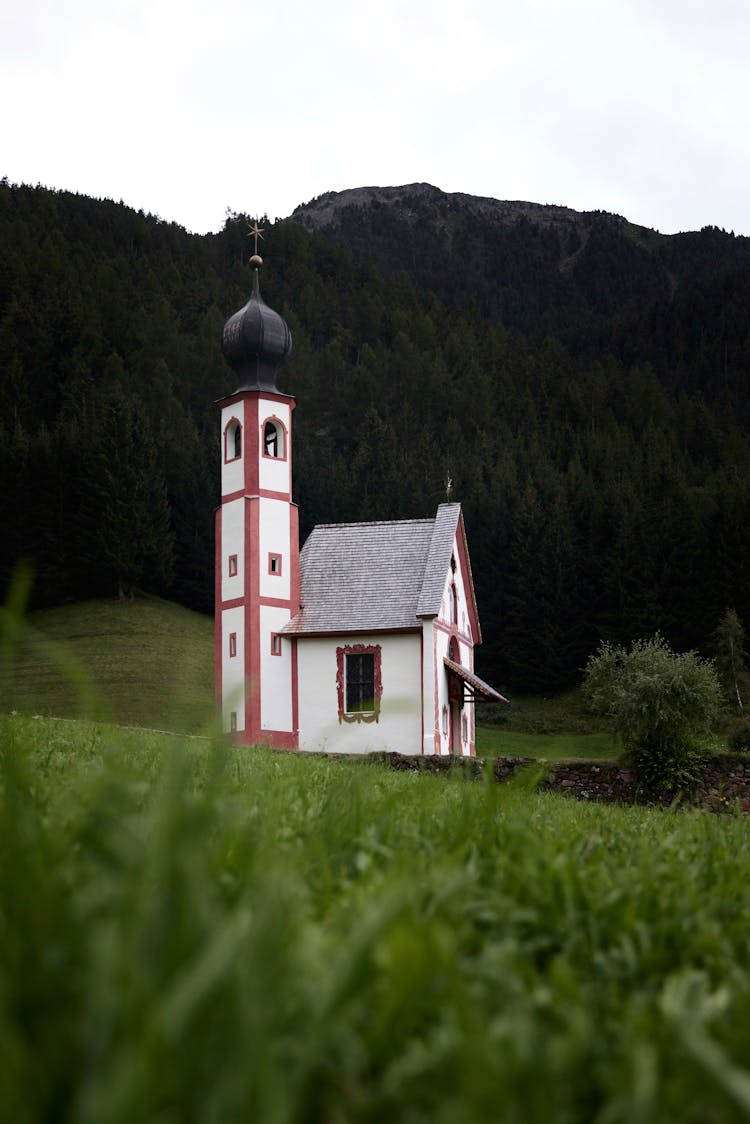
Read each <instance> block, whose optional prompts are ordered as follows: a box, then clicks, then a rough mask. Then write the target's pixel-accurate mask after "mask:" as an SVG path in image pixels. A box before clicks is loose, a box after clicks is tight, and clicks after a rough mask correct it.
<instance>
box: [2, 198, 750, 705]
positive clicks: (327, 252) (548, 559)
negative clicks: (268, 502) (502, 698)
mask: <svg viewBox="0 0 750 1124" xmlns="http://www.w3.org/2000/svg"><path fill="white" fill-rule="evenodd" d="M249 223H250V220H249V219H248V217H247V216H246V215H242V214H238V215H229V216H228V218H227V220H226V223H225V225H224V228H223V229H222V230H221V231H220V232H219V233H218V234H213V235H206V236H204V237H200V236H196V235H191V234H188V233H187V232H186V231H184V230H183V229H182V228H180V227H179V226H176V225H175V224H170V223H165V222H162V221H161V220H159V219H158V218H155V217H154V216H151V215H146V214H144V213H143V212H136V211H134V210H132V209H130V208H128V207H126V206H125V205H124V204H121V203H119V204H118V203H114V202H112V201H110V200H92V199H87V198H86V197H84V196H79V195H73V194H71V193H68V192H53V191H48V190H46V189H43V188H31V187H26V186H24V185H16V184H10V183H8V182H7V181H2V182H0V246H1V247H2V255H0V524H1V525H2V527H3V537H2V546H0V581H1V582H2V584H3V585H4V586H7V584H8V582H9V581H10V580H11V579H12V577H13V574H14V573H15V572H16V571H17V568H18V564H19V561H21V560H26V561H27V563H28V564H29V565H30V566H31V568H32V569H33V572H34V575H35V586H34V604H35V605H36V606H37V607H42V606H56V605H61V604H63V603H66V602H77V601H80V600H83V599H90V598H93V597H114V596H117V594H118V593H120V594H124V595H126V596H128V597H129V596H132V594H133V593H134V592H137V591H144V592H146V593H149V594H156V595H159V596H161V597H164V598H168V599H170V600H172V601H175V602H178V603H179V604H182V605H185V606H188V607H189V608H193V609H199V610H202V611H210V608H211V603H212V593H213V510H214V508H215V506H216V504H217V501H218V464H219V458H218V449H219V433H218V417H217V411H216V409H215V406H214V403H215V402H216V400H217V399H219V398H221V397H222V396H223V395H225V394H226V393H228V392H230V391H231V390H232V388H233V386H234V383H233V378H232V372H231V371H230V369H229V367H228V366H227V364H226V363H225V362H224V360H223V358H222V355H221V351H220V345H219V339H220V334H221V329H222V326H223V324H224V321H225V320H226V318H227V317H228V316H229V315H230V314H231V313H232V312H234V311H235V310H236V309H238V308H240V307H241V306H242V305H243V304H244V303H245V301H246V300H247V297H248V295H249V292H250V290H251V285H252V271H251V269H250V267H249V266H248V264H247V261H248V239H247V229H248V226H249ZM265 225H266V230H265V242H264V251H265V253H264V256H265V258H266V264H265V265H264V267H263V276H262V281H261V284H262V290H263V294H264V297H265V299H266V301H267V302H268V303H269V304H270V305H271V306H272V307H274V308H276V309H277V310H278V311H279V312H280V313H282V315H283V316H284V317H285V318H286V319H287V321H288V323H289V325H290V328H291V330H292V334H293V338H294V352H293V354H292V357H291V359H290V361H289V362H288V363H286V364H285V366H284V367H283V368H282V375H281V386H282V387H283V389H285V390H288V391H289V392H290V393H293V394H294V395H295V396H296V398H297V402H298V409H297V410H296V411H295V436H294V454H295V498H296V499H297V501H298V502H299V505H300V522H301V528H302V533H303V537H304V536H305V535H306V534H307V533H309V530H310V528H311V527H312V526H313V525H314V524H315V523H319V522H337V521H345V520H364V519H387V518H408V517H414V516H420V515H422V516H423V515H426V514H429V513H431V512H433V511H434V510H435V508H436V506H437V504H438V503H439V502H440V501H441V500H443V499H445V498H446V495H447V494H448V493H450V495H451V497H452V498H453V499H457V500H460V501H461V503H462V504H463V508H464V512H465V517H466V524H467V531H468V534H469V541H470V544H471V551H472V562H473V566H474V572H475V581H476V590H477V598H478V602H479V606H480V612H481V617H482V625H483V635H484V644H483V646H482V648H481V649H479V651H478V654H477V666H478V670H479V673H480V674H483V675H484V677H485V678H487V679H489V680H490V681H492V682H494V683H495V684H496V685H497V686H498V687H499V688H500V689H503V688H504V693H506V694H507V693H510V694H512V693H513V692H517V691H519V690H534V691H537V692H551V691H555V690H558V689H559V688H561V687H563V686H566V685H568V684H570V683H572V682H574V681H575V680H576V679H577V678H578V677H579V675H580V670H581V668H582V666H583V665H584V664H585V662H586V659H587V657H588V655H589V654H590V653H591V652H592V650H593V649H594V648H595V647H596V645H597V643H598V641H599V640H601V639H611V640H613V641H616V642H626V641H628V640H630V639H632V638H633V637H637V636H645V635H649V634H651V633H653V632H654V631H655V630H656V629H661V630H662V632H663V633H664V634H665V636H666V637H667V639H668V640H669V641H670V642H671V643H672V644H673V646H675V647H677V648H683V649H684V648H687V647H698V648H700V649H701V650H703V651H710V647H711V635H712V632H713V630H714V628H715V627H716V624H717V623H718V621H719V619H720V617H721V616H722V614H723V613H724V611H725V609H726V608H727V607H728V606H732V607H734V608H735V609H736V611H737V613H738V614H739V616H740V619H741V620H742V621H743V622H744V623H745V624H746V625H750V581H748V573H747V567H748V559H750V406H749V404H750V267H749V266H748V264H747V259H748V239H744V238H735V237H734V236H732V235H730V234H726V233H724V232H723V231H719V230H716V229H715V228H709V229H707V230H703V231H700V232H697V233H694V234H684V235H675V236H670V237H666V236H663V235H659V234H657V233H656V232H654V231H644V230H643V229H642V228H639V227H633V226H632V225H631V224H628V223H626V222H625V220H624V219H619V218H617V217H616V216H610V215H604V214H596V213H595V214H584V215H578V214H576V212H574V211H570V210H568V209H566V208H561V207H553V208H549V207H543V206H537V205H534V204H525V203H502V202H498V201H493V200H482V199H472V197H470V196H446V195H444V194H443V193H442V192H438V191H437V190H436V189H435V188H430V187H428V186H421V185H418V186H417V187H416V188H414V187H408V188H391V189H385V188H383V189H374V188H363V189H359V190H357V191H355V192H352V193H347V192H344V193H340V194H338V195H335V196H333V195H329V196H325V197H323V198H322V199H321V200H318V201H313V203H311V204H308V205H306V206H305V207H302V208H298V209H297V211H295V213H294V216H291V217H290V218H289V219H285V220H280V221H277V222H275V223H270V222H266V224H265ZM0 596H2V593H1V592H0Z"/></svg>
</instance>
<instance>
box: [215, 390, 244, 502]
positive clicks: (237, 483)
mask: <svg viewBox="0 0 750 1124" xmlns="http://www.w3.org/2000/svg"><path fill="white" fill-rule="evenodd" d="M232 418H237V420H238V421H239V423H240V425H241V426H242V456H241V457H238V458H237V459H236V460H230V461H225V460H224V452H225V448H226V445H225V434H226V428H227V426H228V425H229V423H230V421H231V420H232ZM246 450H247V430H246V428H245V403H244V402H242V401H240V402H234V403H233V404H232V405H231V406H224V408H223V409H222V411H221V494H222V496H228V495H229V494H230V493H231V492H239V491H241V490H242V488H243V487H244V469H243V465H244V461H245V453H246Z"/></svg>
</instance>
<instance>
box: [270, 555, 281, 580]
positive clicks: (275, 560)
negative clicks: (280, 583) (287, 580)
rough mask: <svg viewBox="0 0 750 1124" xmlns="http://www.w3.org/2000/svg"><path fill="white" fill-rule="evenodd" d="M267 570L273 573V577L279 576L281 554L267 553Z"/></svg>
mask: <svg viewBox="0 0 750 1124" xmlns="http://www.w3.org/2000/svg"><path fill="white" fill-rule="evenodd" d="M268 572H269V574H274V576H275V577H280V576H281V555H280V554H269V555H268Z"/></svg>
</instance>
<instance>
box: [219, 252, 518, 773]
mask: <svg viewBox="0 0 750 1124" xmlns="http://www.w3.org/2000/svg"><path fill="white" fill-rule="evenodd" d="M250 263H251V265H253V267H254V269H255V273H254V281H253V291H252V295H251V297H250V300H249V301H248V303H247V304H246V305H245V307H244V308H242V309H241V310H240V311H239V312H236V313H235V314H234V315H233V316H231V317H230V318H229V320H228V321H227V322H226V324H225V326H224V333H223V337H222V348H223V351H224V355H225V357H226V359H227V361H228V362H229V364H230V366H231V367H232V368H233V369H234V371H235V373H236V374H237V376H238V379H239V385H238V387H237V390H236V391H235V392H234V393H233V394H230V395H229V396H228V397H226V398H224V399H222V400H221V401H220V402H219V403H218V405H219V407H220V409H221V461H222V463H221V505H220V507H219V508H218V510H217V512H216V579H215V586H216V589H215V599H216V632H215V657H216V698H217V707H218V708H219V711H220V714H221V716H222V723H223V728H224V729H225V730H226V731H227V732H231V734H232V736H233V738H234V739H235V740H236V741H237V742H239V743H241V744H246V745H259V744H266V745H273V746H277V747H280V748H286V749H299V750H313V751H327V752H336V753H368V752H371V751H374V750H395V751H398V752H400V753H405V754H420V753H423V754H448V753H455V754H461V755H466V756H469V755H473V754H474V751H475V749H474V746H475V740H474V701H475V699H476V698H477V697H478V696H483V697H485V698H489V699H494V700H502V701H505V700H504V699H502V696H501V695H499V694H498V693H497V692H496V691H495V690H493V688H492V687H490V686H488V685H487V684H486V683H484V682H483V681H482V680H481V679H479V678H478V677H477V676H476V675H475V674H474V670H473V669H474V645H475V644H478V643H480V642H481V632H480V628H479V617H478V615H477V606H476V599H475V596H474V584H473V581H472V576H471V565H470V563H469V552H468V548H467V544H466V533H465V530H464V521H463V516H462V514H461V507H460V504H457V503H444V504H441V505H440V506H439V508H438V510H437V513H436V514H435V515H434V516H432V517H430V518H427V519H402V520H388V521H385V522H373V523H338V524H322V525H320V526H317V527H315V528H314V530H313V531H312V533H311V534H310V536H309V538H308V540H307V542H306V543H305V546H304V549H303V550H302V551H301V552H300V549H299V531H298V526H299V521H298V512H297V505H296V504H295V503H293V501H292V448H293V446H292V411H293V410H294V408H295V400H294V398H293V397H292V396H291V395H289V394H285V393H283V392H281V391H279V390H278V389H277V387H276V371H277V368H278V366H279V365H280V363H281V362H282V361H283V360H284V358H285V357H286V356H287V355H288V354H289V353H290V351H291V347H292V340H291V334H290V332H289V328H288V327H287V324H286V322H285V321H284V320H283V319H282V317H281V316H279V315H278V313H276V312H274V311H273V310H272V309H270V308H269V307H268V305H266V303H265V302H264V300H263V298H262V297H261V295H260V287H259V278H258V271H259V267H260V265H261V264H262V262H261V259H260V258H259V257H258V256H257V254H256V255H253V257H252V258H251V259H250Z"/></svg>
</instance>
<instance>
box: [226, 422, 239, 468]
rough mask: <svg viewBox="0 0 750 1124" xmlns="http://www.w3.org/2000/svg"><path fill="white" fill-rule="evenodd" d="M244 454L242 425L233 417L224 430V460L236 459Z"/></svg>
mask: <svg viewBox="0 0 750 1124" xmlns="http://www.w3.org/2000/svg"><path fill="white" fill-rule="evenodd" d="M241 456H242V426H241V425H240V423H239V421H238V419H237V418H232V419H231V421H229V422H228V423H227V427H226V429H225V430H224V460H225V461H236V460H239V458H240V457H241Z"/></svg>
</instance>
